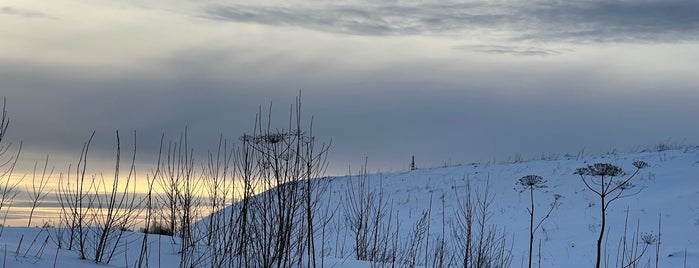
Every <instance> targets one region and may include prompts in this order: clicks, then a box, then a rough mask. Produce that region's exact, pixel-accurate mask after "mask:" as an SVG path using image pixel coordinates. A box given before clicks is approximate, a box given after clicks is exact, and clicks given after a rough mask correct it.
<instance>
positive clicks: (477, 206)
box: [452, 181, 512, 268]
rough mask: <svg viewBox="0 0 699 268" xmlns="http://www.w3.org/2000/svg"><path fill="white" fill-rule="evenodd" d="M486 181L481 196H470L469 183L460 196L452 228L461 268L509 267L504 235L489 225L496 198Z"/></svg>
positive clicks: (508, 249)
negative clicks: (492, 206)
mask: <svg viewBox="0 0 699 268" xmlns="http://www.w3.org/2000/svg"><path fill="white" fill-rule="evenodd" d="M489 189H490V184H489V183H488V182H487V181H486V185H485V186H484V187H483V190H482V192H479V191H478V190H476V191H475V195H474V194H473V191H472V188H471V186H470V182H467V183H466V189H465V192H464V193H463V195H462V197H459V196H460V195H459V193H458V192H457V193H456V195H457V197H459V202H458V208H457V211H456V213H455V214H456V222H455V224H453V225H452V238H453V239H454V240H455V243H454V244H455V245H454V246H455V249H454V252H455V254H456V259H457V261H456V262H455V263H454V265H455V266H460V267H498V268H500V267H509V266H510V263H511V261H512V253H511V250H510V248H508V242H507V240H506V238H505V237H506V235H507V233H506V232H505V230H502V229H499V228H498V227H497V226H496V225H494V224H491V223H490V218H491V217H492V212H491V205H492V203H493V200H494V199H495V197H494V196H493V195H492V194H491V193H490V191H489Z"/></svg>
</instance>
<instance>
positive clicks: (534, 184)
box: [517, 175, 547, 189]
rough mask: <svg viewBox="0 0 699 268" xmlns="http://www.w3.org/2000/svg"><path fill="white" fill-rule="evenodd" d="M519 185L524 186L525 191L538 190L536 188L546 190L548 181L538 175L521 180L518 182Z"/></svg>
mask: <svg viewBox="0 0 699 268" xmlns="http://www.w3.org/2000/svg"><path fill="white" fill-rule="evenodd" d="M517 183H519V185H522V186H524V188H525V189H536V188H546V187H547V186H546V180H545V179H544V178H543V177H541V176H538V175H527V176H524V177H522V178H521V179H519V181H518V182H517Z"/></svg>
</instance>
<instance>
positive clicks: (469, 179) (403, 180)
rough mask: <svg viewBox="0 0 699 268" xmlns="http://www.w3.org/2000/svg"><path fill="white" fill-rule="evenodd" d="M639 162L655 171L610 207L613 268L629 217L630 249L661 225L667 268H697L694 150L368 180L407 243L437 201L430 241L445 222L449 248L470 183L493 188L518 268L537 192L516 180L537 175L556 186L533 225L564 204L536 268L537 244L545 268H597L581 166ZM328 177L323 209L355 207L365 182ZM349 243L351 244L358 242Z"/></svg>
mask: <svg viewBox="0 0 699 268" xmlns="http://www.w3.org/2000/svg"><path fill="white" fill-rule="evenodd" d="M635 160H642V161H645V162H647V163H648V164H649V165H650V167H649V168H645V169H642V170H641V171H640V172H639V174H638V175H637V176H636V177H635V178H634V179H633V180H632V182H633V183H634V184H635V185H636V187H635V188H634V189H631V190H629V191H627V193H634V192H636V191H637V190H641V191H640V193H638V194H636V195H632V196H629V197H626V198H621V199H618V200H617V201H615V202H613V203H612V204H611V205H610V208H609V210H608V213H607V215H608V216H607V227H608V229H607V234H606V237H607V239H605V244H606V247H607V249H606V252H607V259H608V261H607V262H608V263H609V265H610V267H614V263H615V260H616V259H617V258H620V255H617V252H618V251H619V250H618V247H619V245H620V241H621V239H622V238H623V236H624V225H625V224H624V222H625V221H626V219H627V218H626V211H628V224H626V226H627V235H626V236H627V241H628V243H627V244H631V243H632V238H633V237H634V236H636V235H634V233H638V235H637V236H636V237H637V242H638V243H643V242H642V241H640V240H641V239H640V238H639V237H640V236H642V235H644V234H645V235H652V236H655V237H657V236H658V226H659V221H660V220H661V222H660V228H661V229H660V237H659V238H660V243H661V244H660V251H659V256H658V259H659V266H660V267H683V265H684V262H685V254H686V261H687V267H699V150H698V149H697V148H695V147H690V148H683V149H677V150H665V151H652V152H642V153H635V154H630V155H603V156H595V157H586V158H584V159H576V157H572V156H571V157H563V158H562V159H559V160H549V161H544V160H542V161H531V162H522V163H508V164H497V165H490V164H469V165H463V166H457V167H448V168H433V169H418V170H415V171H410V172H400V173H390V174H372V175H369V176H367V180H366V181H367V188H371V189H374V190H378V191H381V192H382V193H383V198H384V200H387V202H388V204H389V206H392V208H393V213H394V214H398V216H397V217H398V219H399V221H400V222H401V230H400V231H399V232H400V234H401V235H400V236H401V237H400V238H401V239H404V240H405V239H407V237H408V236H409V232H410V228H411V227H413V226H414V224H415V222H416V221H417V220H418V219H419V217H420V215H421V213H422V212H423V211H427V210H430V204H431V219H430V233H431V234H430V237H432V238H437V237H439V236H440V235H441V233H442V224H443V222H444V225H446V226H445V227H444V228H445V229H446V232H445V233H446V236H447V237H446V241H449V240H450V239H453V238H454V237H453V236H454V235H459V234H458V233H456V234H454V233H453V232H451V230H452V229H453V228H451V226H453V225H454V224H455V223H456V218H458V217H459V215H458V206H459V199H461V201H462V202H461V203H463V199H464V196H465V193H464V191H465V187H466V185H467V184H469V183H470V186H471V188H472V189H473V190H474V191H473V192H474V194H475V192H476V191H479V192H481V193H483V192H484V190H485V189H486V184H488V185H489V187H487V189H488V190H489V194H490V195H491V196H492V198H493V202H492V204H491V206H492V207H491V209H490V212H491V218H490V219H489V221H488V222H489V224H493V225H497V226H498V227H499V228H501V230H504V232H505V233H506V234H505V237H506V238H507V241H506V243H507V245H508V247H511V253H512V265H511V267H526V261H527V258H528V257H527V255H528V241H529V214H528V212H527V208H528V207H529V192H528V191H525V192H521V191H520V190H521V189H522V188H521V187H518V184H517V181H518V179H519V178H521V177H523V176H526V175H530V174H534V175H539V176H542V177H543V178H545V179H546V180H547V181H548V182H547V185H548V188H545V189H542V190H537V191H535V196H534V198H535V203H536V209H535V212H537V213H535V214H537V215H535V218H541V217H543V216H544V214H546V211H547V210H548V208H549V207H550V205H551V203H553V201H554V196H555V195H560V199H559V202H558V206H557V208H556V209H555V210H553V212H552V213H551V216H550V217H549V218H548V219H547V220H545V221H544V222H543V224H542V226H541V229H540V230H539V231H538V232H537V233H536V238H535V246H534V247H535V253H534V254H535V256H534V262H535V267H536V265H537V264H536V263H537V262H538V261H537V259H538V256H537V255H538V245H539V239H541V267H591V266H593V265H594V262H595V251H596V240H597V236H598V232H599V229H600V200H599V197H598V196H597V195H595V194H594V193H592V192H591V191H590V190H588V189H587V188H586V186H585V184H584V183H583V182H582V180H581V178H580V176H578V175H575V174H574V173H575V171H576V169H577V168H580V167H585V166H586V165H587V164H593V163H598V162H603V163H611V164H614V165H617V166H619V167H621V168H623V169H624V170H625V171H627V172H629V173H631V172H633V171H634V170H635V167H634V166H633V165H632V163H633V161H635ZM329 180H330V187H329V189H330V190H329V193H328V194H326V195H324V197H323V202H324V203H327V204H346V203H347V202H348V201H347V200H343V199H347V198H346V196H347V195H346V194H345V193H346V192H347V190H348V187H351V185H353V184H351V183H350V181H351V180H355V181H356V180H357V177H354V178H350V177H337V178H329ZM355 188H356V187H355ZM380 189H382V190H380ZM476 189H478V190H476ZM430 199H431V201H430ZM442 200H444V209H442ZM338 207H339V209H338V210H337V213H338V214H339V215H335V218H336V219H338V225H340V226H342V225H343V224H342V223H341V221H342V219H345V218H346V217H345V215H342V214H343V213H344V212H345V211H346V210H343V208H342V205H339V206H338ZM442 213H444V221H443V220H442ZM394 219H395V216H394ZM537 221H538V220H537ZM340 232H343V231H340ZM450 236H452V237H450ZM350 240H351V239H350ZM326 243H328V242H326ZM330 243H335V242H334V241H332V242H330ZM346 243H350V244H351V241H350V242H346ZM430 243H432V244H431V245H430V246H429V247H432V246H434V243H435V241H430ZM349 246H351V245H346V248H351V247H349ZM638 246H639V250H640V249H642V247H643V245H642V244H640V245H638ZM628 247H629V246H627V248H628ZM430 250H431V249H430ZM422 254H423V255H424V253H422ZM340 255H343V254H340ZM428 255H429V254H428ZM429 258H431V259H433V258H434V257H433V256H429ZM432 261H433V260H431V261H430V262H432ZM649 261H650V263H651V264H652V265H651V266H650V267H655V244H653V245H649V248H648V250H647V252H646V253H645V255H644V258H643V259H642V261H641V262H640V264H642V265H640V266H639V267H644V266H643V265H645V264H646V263H648V262H649ZM603 264H604V262H603ZM603 266H604V265H603Z"/></svg>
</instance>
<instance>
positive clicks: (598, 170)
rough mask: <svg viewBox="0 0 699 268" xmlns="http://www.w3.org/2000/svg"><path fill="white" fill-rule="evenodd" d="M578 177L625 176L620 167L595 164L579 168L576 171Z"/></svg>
mask: <svg viewBox="0 0 699 268" xmlns="http://www.w3.org/2000/svg"><path fill="white" fill-rule="evenodd" d="M575 174H576V175H588V176H611V177H616V176H620V175H623V174H624V171H623V170H621V168H620V167H618V166H615V165H612V164H609V163H595V164H593V165H587V167H583V168H578V169H576V170H575Z"/></svg>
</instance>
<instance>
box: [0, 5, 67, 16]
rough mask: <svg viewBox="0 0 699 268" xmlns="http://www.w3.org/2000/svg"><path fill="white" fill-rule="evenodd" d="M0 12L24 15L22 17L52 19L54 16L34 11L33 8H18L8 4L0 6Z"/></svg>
mask: <svg viewBox="0 0 699 268" xmlns="http://www.w3.org/2000/svg"><path fill="white" fill-rule="evenodd" d="M0 14H5V15H15V16H22V17H27V18H50V19H53V18H54V17H52V16H49V15H48V14H46V13H42V12H38V11H32V10H24V9H17V8H14V7H8V6H6V7H2V8H0Z"/></svg>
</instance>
